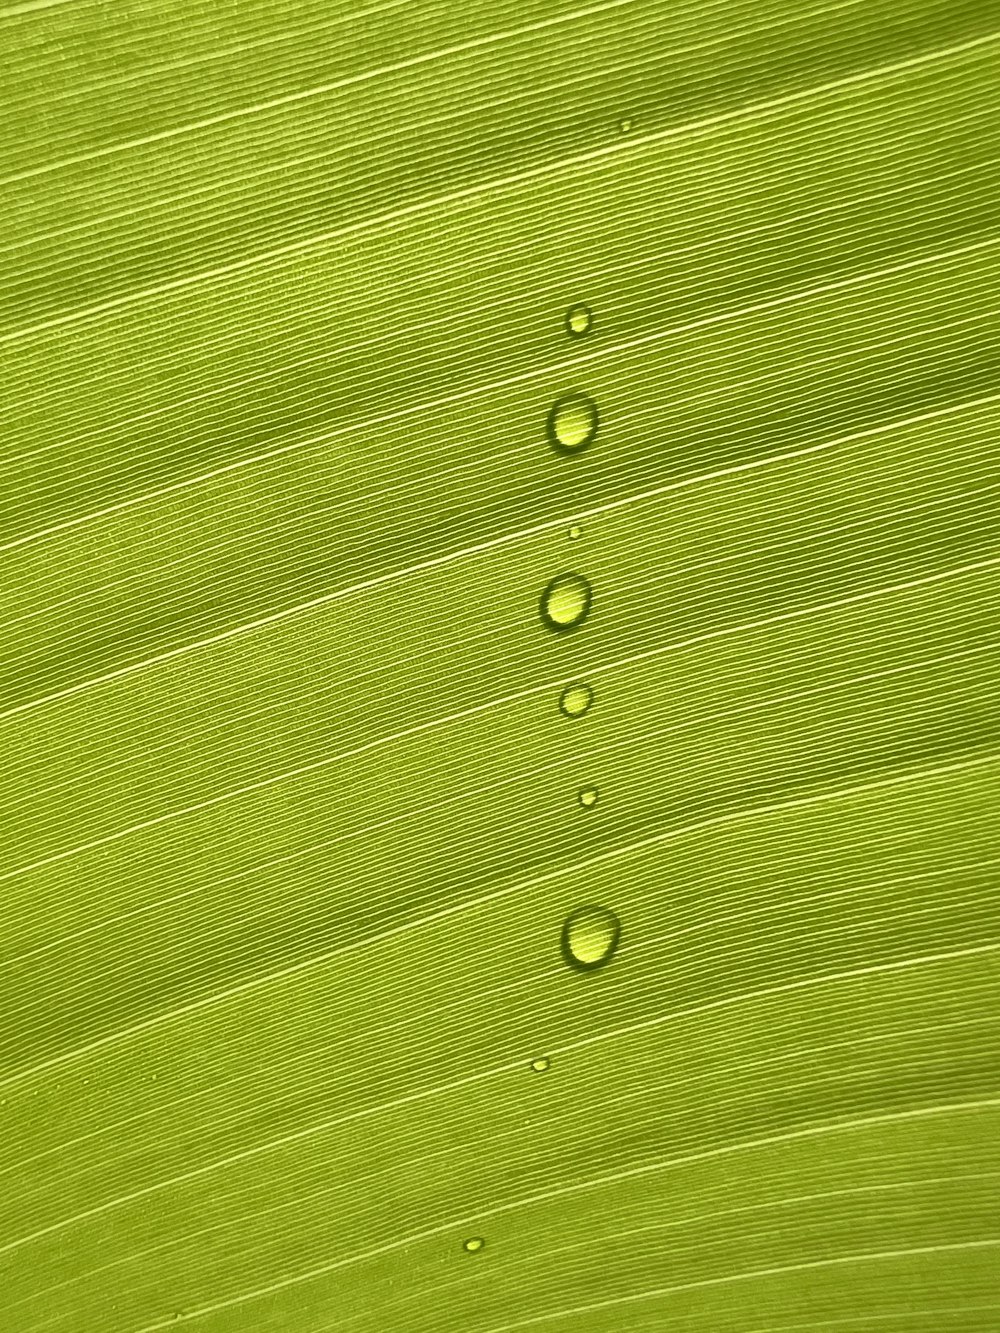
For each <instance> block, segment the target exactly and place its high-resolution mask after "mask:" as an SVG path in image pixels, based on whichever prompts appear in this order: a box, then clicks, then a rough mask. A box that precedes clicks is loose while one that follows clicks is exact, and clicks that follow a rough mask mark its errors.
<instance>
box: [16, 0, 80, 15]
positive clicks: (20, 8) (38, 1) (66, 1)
mask: <svg viewBox="0 0 1000 1333" xmlns="http://www.w3.org/2000/svg"><path fill="white" fill-rule="evenodd" d="M88 3H90V0H25V3H24V4H22V5H9V6H8V7H7V8H6V9H0V19H12V18H17V17H19V16H20V15H21V14H35V13H37V12H38V11H39V10H42V9H58V8H60V7H61V6H62V5H70V4H77V5H79V6H80V7H81V8H83V6H84V5H86V4H88Z"/></svg>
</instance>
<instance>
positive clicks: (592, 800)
mask: <svg viewBox="0 0 1000 1333" xmlns="http://www.w3.org/2000/svg"><path fill="white" fill-rule="evenodd" d="M598 795H599V793H598V790H597V788H596V787H581V788H580V791H579V794H578V795H577V800H578V801H579V802H580V804H581V805H584V806H586V807H587V809H588V810H589V809H590V807H591V806H592V805H596V804H597V797H598Z"/></svg>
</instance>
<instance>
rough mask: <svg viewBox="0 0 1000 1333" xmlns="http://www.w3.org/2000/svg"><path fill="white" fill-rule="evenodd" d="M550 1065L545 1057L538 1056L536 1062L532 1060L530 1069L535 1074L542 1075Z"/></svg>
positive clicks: (549, 1061)
mask: <svg viewBox="0 0 1000 1333" xmlns="http://www.w3.org/2000/svg"><path fill="white" fill-rule="evenodd" d="M551 1064H552V1061H551V1060H550V1059H549V1057H548V1056H547V1055H540V1056H539V1057H538V1059H537V1060H532V1062H531V1067H532V1069H533V1070H534V1071H535V1073H536V1074H544V1073H545V1071H546V1069H548V1068H549V1066H550V1065H551Z"/></svg>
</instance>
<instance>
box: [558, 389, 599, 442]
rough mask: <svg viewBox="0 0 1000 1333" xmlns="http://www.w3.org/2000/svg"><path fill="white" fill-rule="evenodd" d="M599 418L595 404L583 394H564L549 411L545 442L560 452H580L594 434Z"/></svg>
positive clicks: (595, 433)
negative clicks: (546, 440) (547, 440)
mask: <svg viewBox="0 0 1000 1333" xmlns="http://www.w3.org/2000/svg"><path fill="white" fill-rule="evenodd" d="M599 425H600V417H599V416H598V412H597V404H596V403H595V402H594V400H593V399H592V398H588V397H587V395H586V394H585V393H567V394H564V395H563V396H562V398H557V399H556V401H555V402H554V403H553V404H552V407H551V409H550V411H549V419H548V423H547V429H548V434H549V442H550V443H551V445H552V447H553V449H556V450H558V451H559V453H561V454H582V453H583V451H584V449H586V448H587V446H588V445H590V444H592V443H593V441H594V438H595V436H596V435H597V427H598V426H599Z"/></svg>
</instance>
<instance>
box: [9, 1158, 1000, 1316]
mask: <svg viewBox="0 0 1000 1333" xmlns="http://www.w3.org/2000/svg"><path fill="white" fill-rule="evenodd" d="M490 1141H491V1142H493V1140H492V1139H491V1140H490ZM998 1177H1000V1173H998V1172H995V1171H981V1172H964V1173H962V1174H959V1175H950V1176H912V1177H910V1178H908V1179H906V1180H894V1181H880V1182H873V1183H870V1184H867V1185H856V1186H849V1187H847V1188H844V1189H833V1190H817V1191H814V1192H813V1193H810V1194H790V1195H783V1196H782V1197H780V1198H777V1199H769V1200H767V1201H766V1202H764V1203H755V1204H745V1205H741V1206H738V1207H735V1208H715V1209H710V1210H709V1211H707V1212H702V1213H693V1214H687V1215H685V1216H681V1217H677V1218H673V1219H671V1220H670V1221H668V1222H657V1223H652V1224H650V1225H649V1226H644V1227H630V1228H627V1229H625V1230H620V1231H612V1232H606V1233H603V1234H602V1235H601V1236H600V1237H599V1238H598V1239H597V1240H595V1239H593V1238H588V1239H586V1240H583V1241H574V1242H572V1243H570V1244H566V1245H559V1246H554V1247H553V1248H552V1249H550V1250H548V1251H546V1253H547V1254H548V1255H557V1254H571V1253H578V1252H579V1251H581V1250H586V1249H591V1248H593V1247H594V1246H595V1245H600V1244H605V1243H606V1242H608V1241H612V1240H623V1239H625V1238H626V1237H630V1236H646V1235H650V1234H656V1233H662V1232H664V1231H668V1230H682V1229H686V1228H689V1227H690V1228H693V1227H697V1226H700V1225H703V1224H704V1223H706V1222H714V1221H718V1220H720V1219H722V1218H733V1217H740V1218H742V1217H745V1216H752V1215H754V1214H760V1213H774V1212H780V1211H782V1210H788V1209H790V1208H793V1207H798V1206H801V1205H803V1204H806V1205H809V1204H814V1203H819V1202H822V1201H825V1200H827V1199H853V1198H860V1197H865V1196H871V1195H878V1194H889V1195H891V1194H899V1193H904V1192H907V1191H919V1190H921V1189H927V1188H929V1187H931V1186H939V1185H958V1184H962V1183H966V1182H975V1183H976V1184H980V1183H982V1182H983V1181H986V1180H995V1179H997V1178H998ZM306 1197H307V1198H315V1197H316V1196H315V1195H313V1196H308V1195H307V1196H306ZM286 1206H287V1205H286ZM267 1215H268V1214H267V1213H265V1214H260V1213H257V1214H253V1215H252V1216H253V1218H254V1220H257V1219H259V1218H260V1217H261V1216H267ZM225 1225H226V1224H222V1226H225ZM219 1229H220V1224H216V1225H215V1226H214V1227H212V1228H209V1229H208V1230H207V1231H206V1230H203V1231H199V1232H196V1233H194V1234H195V1235H197V1236H204V1235H206V1234H209V1232H210V1231H216V1230H219ZM190 1238H191V1237H190V1235H185V1236H184V1238H183V1239H184V1240H188V1239H190ZM177 1244H178V1241H177V1240H174V1241H172V1242H170V1241H168V1242H166V1244H165V1245H164V1244H160V1245H156V1246H153V1247H150V1248H147V1249H145V1250H140V1251H138V1252H136V1253H134V1254H132V1255H128V1256H124V1257H119V1258H117V1259H114V1260H112V1261H111V1262H110V1263H106V1264H102V1265H101V1267H99V1268H97V1269H90V1270H88V1271H87V1273H86V1274H83V1275H79V1276H76V1277H73V1278H70V1279H68V1280H67V1281H64V1282H60V1283H59V1284H58V1285H56V1286H52V1287H46V1288H44V1289H42V1290H41V1291H39V1292H37V1293H35V1294H33V1295H31V1296H27V1297H21V1298H20V1299H19V1300H17V1301H15V1303H14V1305H12V1306H11V1307H10V1308H11V1309H15V1308H16V1309H20V1308H23V1307H24V1306H26V1305H33V1304H35V1303H36V1302H39V1301H44V1300H46V1299H49V1298H51V1296H52V1295H54V1294H56V1293H57V1292H60V1291H65V1290H66V1288H68V1287H71V1286H75V1285H77V1284H78V1283H79V1282H80V1281H81V1280H83V1279H84V1278H85V1277H93V1276H96V1275H97V1274H99V1273H107V1272H109V1271H111V1270H112V1269H114V1268H119V1267H121V1266H122V1265H123V1264H126V1263H129V1262H131V1261H132V1260H134V1259H140V1258H143V1259H144V1258H147V1257H149V1256H150V1255H153V1254H159V1253H161V1252H162V1251H163V1250H164V1249H165V1248H173V1247H175V1246H176V1245H177ZM532 1257H533V1256H531V1255H527V1256H524V1257H523V1258H522V1259H521V1260H520V1261H518V1260H514V1261H512V1262H511V1265H510V1271H514V1272H516V1271H517V1270H519V1269H521V1268H523V1267H524V1266H525V1265H526V1264H529V1263H531V1261H532ZM470 1280H472V1279H470V1275H469V1274H465V1275H464V1276H463V1277H461V1278H458V1279H451V1280H450V1281H447V1282H439V1283H436V1284H435V1285H433V1286H431V1287H426V1286H425V1287H422V1288H418V1289H416V1290H411V1291H410V1292H408V1293H407V1295H405V1296H404V1297H402V1298H401V1299H397V1300H395V1301H392V1302H391V1303H390V1308H394V1309H395V1308H398V1307H400V1306H407V1305H410V1304H411V1303H412V1302H413V1301H414V1299H419V1300H425V1299H427V1298H428V1297H434V1296H437V1295H439V1293H441V1292H443V1291H453V1290H454V1289H455V1288H456V1287H465V1286H467V1285H468V1283H469V1281H470ZM366 1318H367V1315H366V1314H365V1313H363V1312H362V1313H360V1314H358V1315H354V1316H352V1317H350V1318H347V1319H344V1320H341V1321H340V1322H338V1325H337V1333H339V1331H340V1329H341V1328H346V1327H347V1326H348V1325H350V1324H356V1323H357V1322H358V1321H359V1320H360V1319H366ZM46 1326H47V1325H43V1326H42V1327H46Z"/></svg>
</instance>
